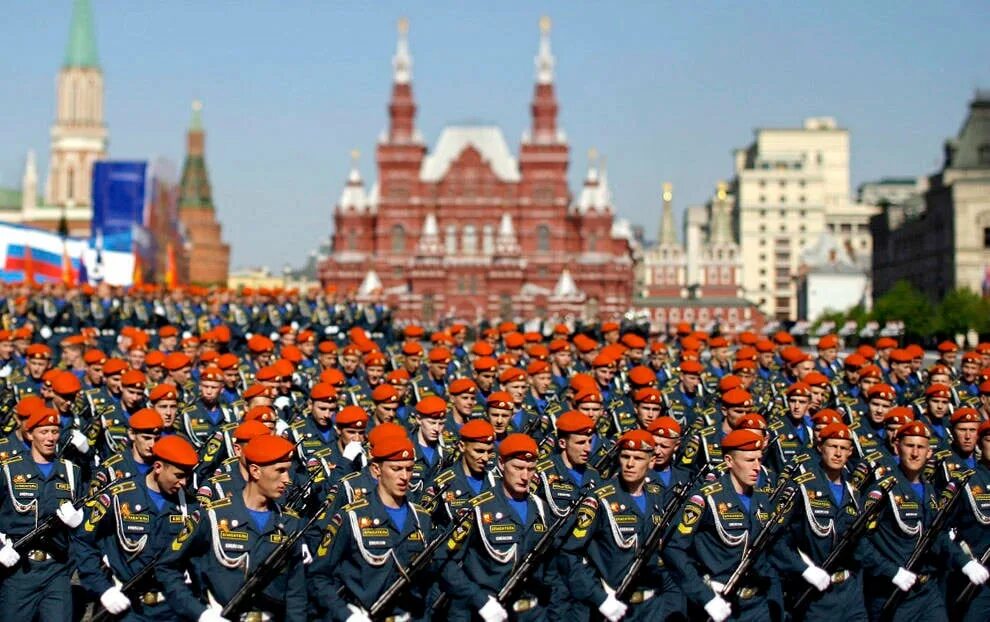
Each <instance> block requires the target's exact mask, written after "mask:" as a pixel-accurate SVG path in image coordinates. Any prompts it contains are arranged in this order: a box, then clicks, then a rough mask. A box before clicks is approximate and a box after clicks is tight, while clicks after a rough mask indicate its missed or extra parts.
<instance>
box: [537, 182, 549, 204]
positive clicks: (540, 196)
mask: <svg viewBox="0 0 990 622" xmlns="http://www.w3.org/2000/svg"><path fill="white" fill-rule="evenodd" d="M533 201H534V202H535V203H553V186H548V185H543V186H537V187H536V188H534V189H533Z"/></svg>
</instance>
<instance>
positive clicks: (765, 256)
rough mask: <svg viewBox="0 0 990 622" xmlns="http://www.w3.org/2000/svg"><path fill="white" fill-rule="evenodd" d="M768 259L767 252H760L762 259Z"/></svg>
mask: <svg viewBox="0 0 990 622" xmlns="http://www.w3.org/2000/svg"><path fill="white" fill-rule="evenodd" d="M766 260H767V254H766V253H760V261H766Z"/></svg>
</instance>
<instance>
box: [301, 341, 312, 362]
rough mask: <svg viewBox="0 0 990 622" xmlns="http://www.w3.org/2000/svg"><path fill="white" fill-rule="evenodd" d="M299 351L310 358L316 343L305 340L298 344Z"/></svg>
mask: <svg viewBox="0 0 990 622" xmlns="http://www.w3.org/2000/svg"><path fill="white" fill-rule="evenodd" d="M299 351H300V352H302V353H303V356H305V357H306V358H310V357H312V356H313V352H316V343H315V342H313V341H312V340H307V341H304V342H302V343H300V344H299Z"/></svg>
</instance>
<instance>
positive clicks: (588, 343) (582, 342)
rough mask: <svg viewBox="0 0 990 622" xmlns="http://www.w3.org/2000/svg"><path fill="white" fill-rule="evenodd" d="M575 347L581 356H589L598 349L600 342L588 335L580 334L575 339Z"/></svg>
mask: <svg viewBox="0 0 990 622" xmlns="http://www.w3.org/2000/svg"><path fill="white" fill-rule="evenodd" d="M574 347H575V348H577V349H578V352H580V353H581V354H587V353H588V352H591V351H592V350H594V349H595V348H597V347H598V342H597V341H595V340H594V339H592V338H591V337H588V336H587V335H583V334H578V335H575V337H574Z"/></svg>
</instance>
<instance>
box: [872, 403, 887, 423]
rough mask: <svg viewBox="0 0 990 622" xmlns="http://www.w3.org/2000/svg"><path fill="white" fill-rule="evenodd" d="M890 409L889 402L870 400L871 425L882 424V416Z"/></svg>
mask: <svg viewBox="0 0 990 622" xmlns="http://www.w3.org/2000/svg"><path fill="white" fill-rule="evenodd" d="M890 408H891V402H890V400H885V399H880V398H877V397H875V398H873V399H871V400H870V421H872V422H873V423H883V416H884V415H886V414H887V411H888V410H890Z"/></svg>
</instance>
